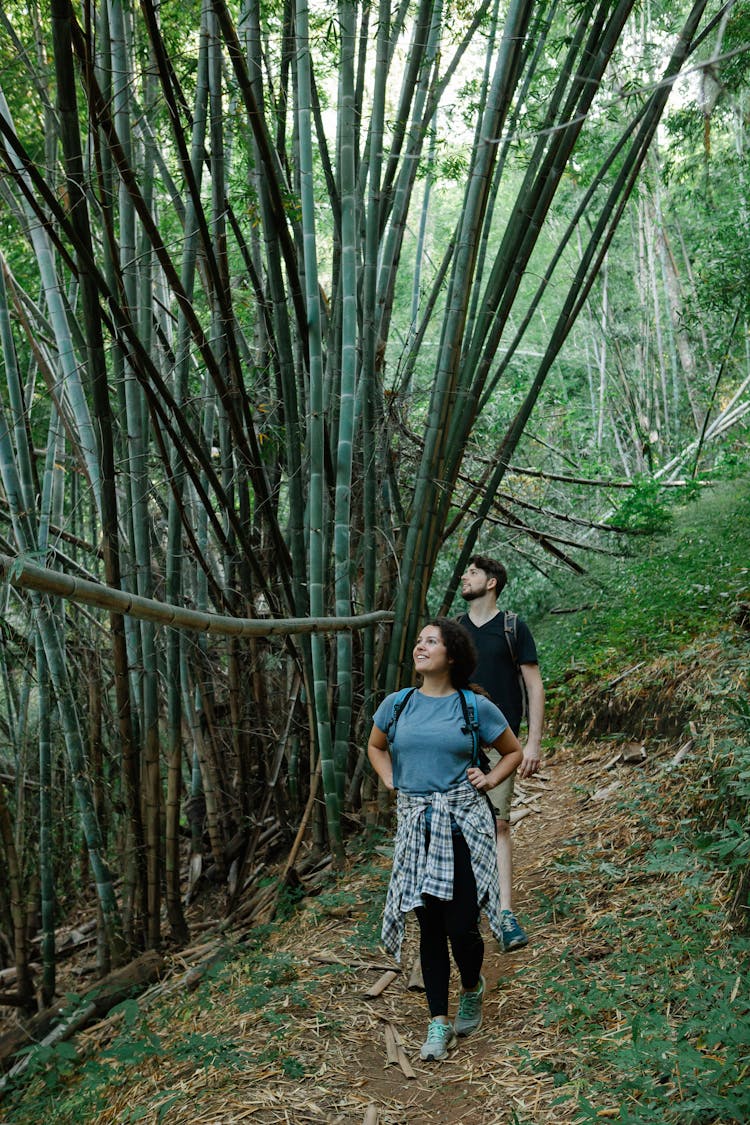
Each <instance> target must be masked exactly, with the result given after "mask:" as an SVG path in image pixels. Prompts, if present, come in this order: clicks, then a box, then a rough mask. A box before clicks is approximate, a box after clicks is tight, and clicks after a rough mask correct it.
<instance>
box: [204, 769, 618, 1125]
mask: <svg viewBox="0 0 750 1125" xmlns="http://www.w3.org/2000/svg"><path fill="white" fill-rule="evenodd" d="M600 771H601V765H599V766H598V768H595V769H594V770H593V771H591V772H592V778H591V781H592V784H593V785H594V786H595V785H596V784H598V783H599V782H598V781H597V780H596V778H595V776H594V775H595V774H597V773H598V775H599V777H601V773H600ZM586 772H587V769H586V767H585V766H584V767H581V766H580V765H576V764H575V763H574V760H573V754H572V752H570V751H566V750H564V749H563V750H560V751H558V753H557V754H556V755H555V756H554V757H553V759H552V760H551V761H549V762H548V763H547V764H546V765H545V768H544V770H543V773H542V777H541V779H539V780H536V779H535V780H534V781H532V782H525V783H523V784H519V786H518V791H517V796H520V798H521V801H520V802H517V803H516V806H515V807H516V808H519V809H520V808H525V807H526V808H532V809H533V810H534V811H533V812H531V813H529V814H528V815H526V816H525V817H524V819H522V820H520V821H519V822H518V823H517V824H516V825H514V828H513V836H514V865H515V879H514V885H515V899H516V901H515V907H516V913H517V914H518V915H519V917H520V918H521V919H522V920H523V922H524V923H525V924H526V925H527V926H528V929H529V934H530V939H531V940H530V944H529V946H528V947H527V948H526V949H524V950H520V951H518V952H515V953H513V954H503V953H501V952H500V951H499V949H498V945H497V942H496V941H495V940H494V938H492V936H491V934H490V933H489V929H488V928H487V927H486V921H485V922H484V923H483V926H484V933H485V938H486V955H485V965H484V973H485V977H486V980H487V985H488V988H487V999H486V1001H485V1008H484V1013H485V1014H484V1022H483V1025H482V1028H481V1029H480V1031H479V1032H478V1033H476V1034H475V1035H473V1036H471V1037H470V1038H469V1039H465V1040H462V1041H461V1042H460V1044H459V1047H458V1048H457V1050H455V1051H453V1052H452V1053H451V1055H450V1056H449V1058H448V1059H446V1060H444V1061H441V1062H438V1063H434V1062H431V1063H424V1062H422V1061H421V1060H420V1058H419V1046H420V1044H421V1042H422V1040H423V1038H424V1033H425V1029H426V1025H427V1018H428V1017H427V1009H426V1004H425V998H424V993H423V992H421V991H409V990H408V989H407V980H408V976H409V972H408V970H409V967H410V965H411V964H412V961H413V959H414V956H415V954H416V924H415V923H414V921H413V919H410V921H409V923H408V925H407V936H406V941H405V944H404V956H403V966H404V972H403V973H402V974H401V975H399V976H398V977H397V979H396V980H395V981H394V982H393V983H392V984H390V985H389V986H388V987H387V988H386V989H385V991H384V992H383V993H382V994H381V995H380V996H378V997H377V998H374V999H368V998H367V997H366V996H365V995H364V993H365V992H366V990H367V988H368V987H370V986H371V985H372V984H373V983H374V981H375V980H376V979H377V978H378V976H379V975H380V974H379V971H378V970H377V968H376V967H373V968H371V969H370V971H369V972H367V971H366V970H365V969H364V968H363V970H362V973H361V979H360V980H358V981H354V982H353V981H352V979H351V976H349V978H348V979H344V980H343V981H342V982H339V984H338V985H337V986H334V987H333V988H332V989H331V990H330V992H329V993H328V994H327V995H325V994H319V995H318V996H317V1000H316V1001H315V1002H314V1005H315V1007H316V1008H317V1013H316V1014H315V1015H314V1016H313V1018H317V1019H318V1020H319V1021H320V1024H321V1028H322V1027H323V1025H324V1024H325V1027H326V1028H327V1029H329V1030H321V1032H320V1042H319V1044H318V1046H319V1048H320V1050H319V1051H318V1058H319V1069H318V1077H317V1082H316V1088H315V1092H314V1094H312V1096H309V1095H310V1091H309V1087H308V1088H307V1089H308V1093H307V1094H303V1090H302V1089H301V1088H300V1087H297V1088H296V1089H292V1088H290V1087H286V1091H285V1094H284V1097H285V1099H286V1101H285V1106H284V1110H283V1111H282V1112H278V1114H276V1113H275V1112H274V1110H273V1109H272V1107H271V1106H270V1105H268V1103H267V1102H266V1105H265V1106H264V1107H263V1108H261V1107H260V1106H257V1107H256V1112H255V1113H254V1114H253V1116H252V1120H253V1121H263V1122H267V1123H269V1125H270V1123H272V1122H274V1123H275V1122H281V1121H290V1122H294V1123H295V1125H297V1123H301V1122H303V1121H315V1122H323V1121H324V1122H328V1123H330V1125H354V1123H355V1122H356V1123H357V1125H361V1123H363V1122H366V1123H367V1125H370V1123H372V1125H375V1123H377V1125H430V1123H433V1122H436V1123H437V1122H439V1123H441V1125H459V1123H462V1125H506V1123H508V1125H563V1123H564V1122H566V1121H569V1120H571V1118H570V1117H567V1116H565V1113H564V1112H563V1111H561V1109H560V1107H559V1106H557V1105H554V1104H553V1103H554V1101H555V1099H556V1095H557V1093H559V1091H557V1090H556V1089H555V1088H554V1085H553V1083H552V1081H551V1079H550V1078H549V1077H548V1068H544V1070H543V1072H542V1073H541V1074H540V1073H537V1072H535V1070H534V1069H533V1067H532V1066H531V1065H526V1064H525V1063H524V1055H523V1052H524V1051H528V1052H530V1054H533V1058H534V1060H535V1061H536V1062H538V1061H539V1060H540V1059H547V1060H549V1061H554V1058H555V1056H556V1055H558V1054H559V1052H560V1050H561V1048H560V1044H559V1043H558V1042H557V1039H556V1037H555V1033H554V1029H553V1028H552V1029H550V1028H548V1027H547V1026H546V1025H545V1021H544V1012H543V1010H542V1007H543V1006H542V1005H540V1003H539V996H540V995H541V992H542V988H543V981H542V979H541V977H540V973H539V971H538V969H537V966H536V962H537V959H538V958H539V956H540V954H541V953H543V952H544V953H547V954H548V953H549V952H550V945H551V944H559V945H560V951H561V955H563V954H564V948H565V946H566V944H567V941H568V940H569V935H567V936H566V935H564V934H563V933H561V932H560V931H559V927H556V926H554V925H553V924H551V923H547V924H543V923H542V922H541V921H540V918H542V917H543V916H544V912H540V910H539V904H540V901H544V896H547V897H551V895H552V894H553V893H554V883H555V873H554V871H553V870H551V869H550V864H549V862H548V857H550V856H552V855H554V854H555V852H556V850H557V846H558V845H559V844H560V843H561V842H562V841H563V840H565V839H566V838H568V837H569V836H570V835H571V834H572V830H571V826H572V825H573V824H575V833H576V835H581V834H582V833H585V832H586V822H585V815H586V814H585V811H584V807H583V805H582V800H581V791H580V788H579V786H580V785H581V783H582V781H584V777H582V774H583V775H585V774H586ZM522 802H526V803H525V804H524V803H522ZM383 863H384V866H388V861H387V860H385V859H384V860H383ZM352 874H353V876H356V872H353V873H352ZM352 888H353V889H357V888H356V882H354V881H353V883H352ZM364 890H365V893H366V888H364ZM540 896H542V897H541V899H540ZM312 937H313V935H311V934H307V933H305V932H304V924H303V926H302V931H301V932H300V931H299V930H298V932H297V934H296V936H295V940H294V944H293V948H294V949H295V950H296V954H297V956H300V955H302V956H304V955H305V953H304V952H303V949H304V947H307V950H306V952H307V953H308V955H310V949H309V944H308V943H309V941H310V938H312ZM342 939H343V940H342ZM314 943H315V949H316V951H317V952H315V953H312V958H313V960H316V959H325V958H326V957H328V956H329V955H330V957H331V958H336V957H340V958H341V961H342V963H344V964H351V963H352V954H351V931H350V930H349V927H348V926H346V925H343V926H342V922H341V919H338V918H335V917H334V918H331V919H330V920H329V921H328V923H327V924H325V925H324V926H323V927H322V928H321V927H320V926H316V929H315V933H314ZM288 948H292V946H288ZM457 991H458V984H457V981H456V974H455V969H454V974H453V978H452V993H451V1001H452V1006H453V1008H455V1003H456V998H455V997H456V995H457ZM318 1005H320V1006H319V1007H317V1006H318ZM300 1015H301V1018H302V1022H303V1024H304V1025H305V1027H306V1028H307V1042H308V1044H309V1043H310V1027H311V1018H310V1014H308V1015H307V1016H306V1017H305V1016H302V1014H300ZM332 1019H333V1021H334V1023H335V1025H336V1030H335V1031H333V1032H332V1031H331V1030H330V1027H331V1020H332ZM387 1024H389V1025H390V1026H391V1027H392V1028H393V1029H394V1030H395V1032H396V1036H397V1040H398V1041H400V1043H401V1045H402V1048H403V1051H402V1054H401V1058H402V1059H403V1058H404V1056H405V1059H406V1061H405V1068H402V1067H401V1066H400V1065H399V1064H398V1063H395V1064H394V1063H391V1064H390V1065H389V1064H388V1063H387V1055H386V1026H387ZM304 1040H305V1035H304V1034H303V1036H302V1042H301V1043H300V1046H302V1044H303V1043H304ZM519 1052H520V1053H519ZM266 1093H267V1094H270V1091H268V1090H267V1091H266ZM277 1093H278V1094H279V1096H281V1095H282V1089H281V1088H277ZM227 1108H228V1107H227ZM368 1110H369V1115H368ZM279 1111H281V1106H279ZM283 1113H286V1114H289V1116H284V1115H283ZM240 1119H241V1118H239V1117H237V1118H235V1117H232V1116H227V1117H226V1118H221V1117H219V1118H215V1119H214V1120H215V1121H216V1123H217V1125H218V1122H219V1121H221V1122H222V1123H223V1122H224V1121H227V1122H230V1121H234V1120H240ZM201 1120H206V1121H208V1120H210V1119H208V1118H205V1119H203V1118H202V1119H201Z"/></svg>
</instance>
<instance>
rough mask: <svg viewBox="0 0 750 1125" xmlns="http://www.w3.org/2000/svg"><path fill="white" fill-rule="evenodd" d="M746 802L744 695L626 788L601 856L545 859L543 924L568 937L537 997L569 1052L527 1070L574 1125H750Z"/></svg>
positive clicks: (749, 767)
mask: <svg viewBox="0 0 750 1125" xmlns="http://www.w3.org/2000/svg"><path fill="white" fill-rule="evenodd" d="M749 801H750V708H748V706H747V705H746V702H745V701H743V700H741V701H740V705H739V706H738V708H737V709H736V711H735V713H734V715H731V716H729V717H728V721H727V724H726V730H725V731H724V732H723V733H722V735H721V737H718V738H715V739H708V740H706V745H705V746H703V747H702V748H701V749H700V752H698V753H696V754H695V756H694V757H693V758H692V759H690V760H688V761H687V763H682V764H680V765H671V764H669V765H666V766H662V767H660V768H659V769H658V770H656V771H655V772H654V773H651V774H644V775H643V776H642V777H641V780H640V783H635V789H634V791H633V792H631V794H630V795H629V797H628V798H627V799H626V800H623V801H622V802H621V803H620V806H619V808H618V809H617V815H616V816H611V817H610V818H609V820H610V822H611V825H612V827H611V828H610V829H609V831H608V829H607V825H606V824H605V825H603V826H602V830H601V832H600V833H599V834H598V837H597V846H596V847H594V848H592V847H591V837H590V836H589V838H588V840H586V841H584V840H571V841H569V842H568V844H567V845H566V847H565V848H564V849H563V850H562V851H561V852H560V854H558V856H557V857H556V858H555V859H554V866H555V868H556V870H557V871H558V873H559V881H558V883H557V887H556V890H555V893H554V895H553V896H552V897H544V896H541V898H540V901H539V904H538V909H539V915H540V919H541V920H554V921H555V922H557V923H558V924H559V925H560V926H562V927H564V928H565V931H566V933H568V934H569V935H570V940H569V944H568V951H567V954H566V955H565V956H564V957H563V958H562V959H559V958H555V959H554V960H553V959H552V958H548V961H549V963H548V966H547V971H546V974H545V976H546V986H545V987H544V988H543V989H542V990H541V991H542V994H541V995H540V996H539V1000H538V1002H539V1004H540V1006H541V1007H542V1009H543V1011H544V1013H545V1021H546V1023H547V1024H548V1025H549V1026H550V1028H551V1029H553V1030H554V1032H555V1034H556V1036H557V1038H558V1040H559V1041H560V1042H561V1043H563V1044H564V1045H565V1049H564V1051H563V1052H561V1053H560V1055H559V1056H553V1058H552V1059H550V1058H548V1057H544V1056H542V1057H541V1058H535V1056H534V1053H533V1052H530V1051H526V1052H524V1053H522V1062H523V1064H524V1065H526V1066H528V1067H530V1068H531V1069H532V1070H534V1071H536V1072H542V1073H545V1074H547V1075H549V1076H550V1077H552V1079H553V1082H554V1084H555V1085H556V1086H559V1087H560V1093H559V1095H558V1098H557V1104H559V1105H560V1107H561V1108H562V1107H569V1106H570V1105H571V1103H572V1104H573V1105H574V1106H575V1109H576V1111H577V1116H576V1118H575V1121H576V1125H585V1123H588V1122H595V1121H601V1120H602V1119H608V1120H614V1121H617V1122H621V1123H623V1125H653V1123H654V1122H659V1123H660V1125H704V1123H705V1125H708V1123H713V1125H746V1123H747V1122H748V1121H750V987H749V978H748V955H749V954H750V936H748V935H749V933H750V926H749V925H748V922H749V918H748V898H747V869H748V855H749V854H750V838H749V837H748V831H747V808H748V802H749ZM622 815H624V816H625V817H626V823H627V824H628V832H627V837H626V839H625V840H623V839H621V838H620V837H619V836H618V832H620V831H621V828H620V829H617V828H615V827H614V826H615V825H617V824H619V825H621V824H622V819H621V817H622ZM566 1119H567V1118H566Z"/></svg>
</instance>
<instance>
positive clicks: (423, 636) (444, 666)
mask: <svg viewBox="0 0 750 1125" xmlns="http://www.w3.org/2000/svg"><path fill="white" fill-rule="evenodd" d="M449 665H450V661H449V660H448V650H447V649H446V647H445V642H444V641H443V634H442V633H441V631H440V629H439V628H438V626H437V625H425V627H424V629H423V630H422V632H421V633H420V634H419V636H418V637H417V643H416V644H415V645H414V667H415V669H416V670H417V672H422V673H424V672H447V671H448V667H449Z"/></svg>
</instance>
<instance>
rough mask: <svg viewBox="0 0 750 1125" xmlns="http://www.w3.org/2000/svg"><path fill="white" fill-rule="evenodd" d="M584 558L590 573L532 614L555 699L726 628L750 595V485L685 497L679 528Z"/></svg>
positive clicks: (554, 590)
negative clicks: (612, 553) (614, 552)
mask: <svg viewBox="0 0 750 1125" xmlns="http://www.w3.org/2000/svg"><path fill="white" fill-rule="evenodd" d="M583 562H584V565H585V566H586V567H587V573H586V574H585V575H573V574H569V575H567V576H565V577H562V578H559V579H556V580H555V582H554V584H553V585H551V586H548V587H547V592H546V596H545V602H544V605H543V607H542V608H541V609H538V610H536V611H535V612H533V613H529V620H530V622H531V624H532V628H533V632H534V636H535V638H536V641H537V645H538V647H539V650H540V659H541V666H542V671H543V673H544V677H545V681H546V683H547V684H548V685H549V688H550V700H551V701H552V702H558V703H560V704H561V705H564V703H565V702H566V701H567V700H568V699H574V698H575V696H576V695H577V693H578V692H580V690H581V688H582V686H583V685H585V684H588V683H590V682H591V681H592V679H594V678H596V677H602V678H609V677H610V676H612V675H614V674H616V673H617V672H621V671H623V670H624V669H626V668H628V666H629V665H633V664H635V663H637V662H639V661H644V660H645V661H647V662H648V661H652V660H653V659H654V658H655V657H657V656H664V655H666V654H667V653H672V652H678V651H680V650H681V649H682V648H683V647H684V646H685V645H686V644H688V643H689V642H690V641H691V639H693V638H696V637H703V636H706V635H711V634H713V633H715V632H717V631H720V630H722V629H724V628H726V626H727V624H728V623H729V622H730V619H731V613H732V608H733V606H734V605H735V603H736V602H737V601H738V600H747V599H748V598H749V597H750V488H748V482H747V481H731V482H723V483H722V484H720V485H717V486H715V487H712V488H710V489H709V490H707V491H705V492H704V493H702V494H701V496H700V498H698V499H696V500H694V501H692V502H689V503H684V504H675V505H674V506H673V508H672V510H671V519H670V521H669V531H668V532H667V533H665V534H661V535H656V536H636V537H633V538H632V540H631V541H630V543H629V547H628V555H627V557H623V558H618V559H611V558H603V557H601V556H586V557H585V558H584V559H583ZM513 593H514V596H515V593H516V591H514V592H513ZM518 593H519V594H521V593H522V592H520V591H519V592H518ZM521 602H522V597H521V598H519V605H515V604H514V608H518V609H519V610H522V609H523V606H522V604H521ZM508 604H510V603H509V602H508ZM555 610H557V611H558V612H553V611H555ZM560 611H562V612H560Z"/></svg>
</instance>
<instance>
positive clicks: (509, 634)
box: [503, 610, 529, 720]
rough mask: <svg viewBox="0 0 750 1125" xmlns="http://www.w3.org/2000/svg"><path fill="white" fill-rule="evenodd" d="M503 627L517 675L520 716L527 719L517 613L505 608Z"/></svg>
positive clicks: (526, 693) (526, 696) (527, 709)
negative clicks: (519, 656) (519, 653)
mask: <svg viewBox="0 0 750 1125" xmlns="http://www.w3.org/2000/svg"><path fill="white" fill-rule="evenodd" d="M503 628H504V629H505V640H506V643H507V645H508V650H509V652H510V657H511V660H512V661H513V667H514V668H515V670H516V676H517V677H518V689H519V691H520V692H521V718H522V720H523V719H528V715H529V694H528V691H527V690H526V681H525V680H524V678H523V672H522V671H521V665H520V664H519V662H518V614H517V613H512V612H511V611H510V610H506V611H505V613H504V614H503Z"/></svg>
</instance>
